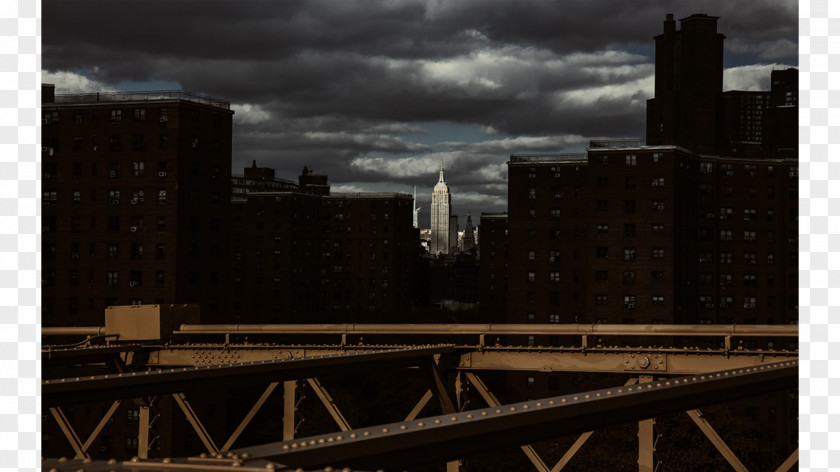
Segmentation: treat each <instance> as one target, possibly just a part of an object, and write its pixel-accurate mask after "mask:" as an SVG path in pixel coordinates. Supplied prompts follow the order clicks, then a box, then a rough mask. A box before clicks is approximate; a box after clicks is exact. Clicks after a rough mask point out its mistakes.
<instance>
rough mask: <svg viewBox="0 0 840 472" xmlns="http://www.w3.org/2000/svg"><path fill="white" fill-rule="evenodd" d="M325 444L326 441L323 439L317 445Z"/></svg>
mask: <svg viewBox="0 0 840 472" xmlns="http://www.w3.org/2000/svg"><path fill="white" fill-rule="evenodd" d="M325 442H327V440H326V439H324V438H321V439H319V440H318V444H324V443H325Z"/></svg>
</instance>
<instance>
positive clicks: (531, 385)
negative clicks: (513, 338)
mask: <svg viewBox="0 0 840 472" xmlns="http://www.w3.org/2000/svg"><path fill="white" fill-rule="evenodd" d="M529 340H530V339H529ZM529 346H533V344H529ZM526 385H527V387H528V388H529V389H533V388H534V386H535V385H536V379H534V377H528V379H527V383H526Z"/></svg>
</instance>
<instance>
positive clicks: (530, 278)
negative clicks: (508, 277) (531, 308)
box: [528, 270, 537, 283]
mask: <svg viewBox="0 0 840 472" xmlns="http://www.w3.org/2000/svg"><path fill="white" fill-rule="evenodd" d="M536 281H537V276H536V272H534V271H533V270H530V271H528V282H529V283H534V282H536Z"/></svg>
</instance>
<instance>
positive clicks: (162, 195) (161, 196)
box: [158, 189, 166, 205]
mask: <svg viewBox="0 0 840 472" xmlns="http://www.w3.org/2000/svg"><path fill="white" fill-rule="evenodd" d="M158 205H166V189H158Z"/></svg>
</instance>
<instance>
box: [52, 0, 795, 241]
mask: <svg viewBox="0 0 840 472" xmlns="http://www.w3.org/2000/svg"><path fill="white" fill-rule="evenodd" d="M337 5H338V4H331V3H329V2H327V3H320V2H304V3H295V2H282V3H277V4H275V3H264V2H251V3H247V4H245V5H243V4H241V3H236V4H234V3H232V2H210V3H206V2H178V3H177V4H175V5H172V4H171V3H169V2H167V3H164V2H127V3H121V4H120V5H119V6H114V5H109V4H108V3H107V2H96V1H87V2H72V3H69V4H68V3H59V2H53V1H46V2H44V8H43V11H44V38H43V70H44V74H43V80H44V81H45V82H48V83H55V84H56V89H57V93H73V92H81V91H102V90H108V89H133V90H138V89H171V88H182V89H186V90H190V91H194V92H198V93H204V94H207V95H210V96H216V97H221V98H225V99H229V100H231V102H232V107H233V109H234V110H235V111H236V114H235V115H234V130H233V133H234V144H233V146H234V149H233V166H232V167H233V169H239V168H242V167H244V166H246V165H247V164H249V163H251V162H252V161H253V160H256V161H257V162H258V164H259V165H264V166H270V167H273V168H276V169H277V172H278V175H279V176H289V177H291V176H294V175H296V172H297V171H298V169H299V168H300V167H301V166H303V165H309V166H310V167H312V168H314V169H315V171H317V172H319V173H325V174H328V175H330V178H331V183H332V184H333V188H334V189H335V190H336V191H350V192H353V191H397V192H404V193H412V191H413V187H414V186H415V185H417V186H418V205H420V206H426V205H428V204H429V203H430V202H431V194H432V186H433V185H434V182H435V181H436V179H435V175H436V174H437V171H438V166H439V163H440V161H441V159H443V160H444V164H445V166H446V168H447V170H448V175H449V176H450V185H451V187H452V193H453V202H452V203H453V214H458V215H465V214H466V213H467V211H472V212H473V213H476V214H478V213H480V212H482V211H501V210H504V209H505V207H506V200H507V183H506V182H507V167H506V164H505V163H506V161H507V159H508V156H509V155H511V154H520V153H542V152H582V151H583V150H584V149H585V147H586V145H587V144H588V142H589V140H590V139H593V138H618V137H641V136H643V133H644V124H643V123H644V118H645V113H644V106H645V100H647V99H648V98H651V97H652V96H653V47H652V41H651V36H652V35H651V34H650V31H649V29H647V28H646V26H647V25H650V24H655V23H658V22H661V21H662V19H663V18H664V16H665V14H666V13H674V15H675V16H676V17H677V18H682V17H685V16H688V15H690V14H693V13H707V14H710V15H714V16H720V17H721V22H720V28H719V29H720V31H721V32H723V33H724V34H725V35H726V36H727V38H728V39H727V40H726V41H725V42H724V47H725V48H726V54H725V57H726V62H725V63H724V67H725V72H724V89H725V90H728V89H744V90H760V89H767V88H768V87H767V84H766V80H767V77H769V71H770V70H772V69H773V68H777V69H778V68H785V67H788V66H797V65H798V64H797V56H796V54H797V3H796V2H792V1H785V2H780V1H772V2H749V3H739V4H737V5H730V4H727V3H724V2H714V1H703V2H693V3H692V4H691V5H690V7H686V6H684V5H683V4H679V3H675V2H656V3H652V4H646V5H649V7H648V8H645V9H638V8H635V7H631V6H629V5H627V4H626V2H609V1H602V2H577V1H570V2H563V7H562V8H558V7H557V6H556V5H553V4H544V3H534V4H529V5H528V8H523V7H522V4H521V3H520V2H517V3H513V2H506V1H494V2H490V3H489V4H488V2H482V3H481V4H480V5H475V4H472V3H467V2H458V3H441V2H401V3H399V4H395V5H386V6H381V5H378V4H376V5H370V4H357V3H347V2H342V3H341V4H340V7H339V6H337ZM479 7H480V8H479ZM164 8H165V10H164ZM111 9H119V14H117V11H116V10H114V11H111ZM105 17H107V18H109V20H108V22H104V21H103V20H102V18H105ZM122 18H126V20H122ZM184 18H191V19H193V21H192V23H189V24H188V25H187V26H186V27H185V26H181V25H179V23H180V22H182V21H183V19H184ZM69 20H72V21H69ZM129 21H130V23H128V22H129ZM71 25H72V26H71ZM208 30H210V31H214V34H213V35H211V36H212V39H208V35H207V34H206V31H208ZM593 31H594V32H595V33H594V34H593V33H592V32H593ZM101 38H106V39H101ZM423 213H424V212H421V213H420V218H421V222H420V226H421V227H427V226H428V224H429V216H426V215H424V214H423Z"/></svg>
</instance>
